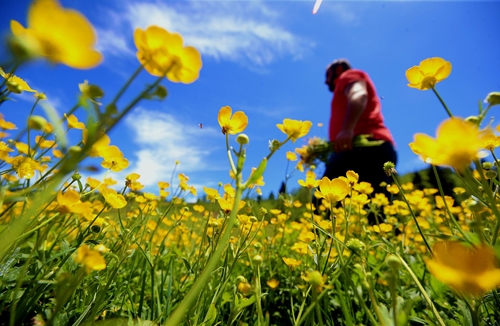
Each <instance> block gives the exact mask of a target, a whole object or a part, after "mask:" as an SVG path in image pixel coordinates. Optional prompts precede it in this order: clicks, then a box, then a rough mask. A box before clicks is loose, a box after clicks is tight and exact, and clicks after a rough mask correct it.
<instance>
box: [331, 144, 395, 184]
mask: <svg viewBox="0 0 500 326" xmlns="http://www.w3.org/2000/svg"><path fill="white" fill-rule="evenodd" d="M397 159H398V157H397V153H396V150H395V149H394V146H393V145H392V144H391V143H390V142H384V143H383V144H382V145H379V146H372V147H354V148H353V150H352V151H344V152H340V153H333V154H331V156H330V158H329V160H328V163H327V164H326V170H325V174H324V176H326V177H328V178H329V179H334V178H338V177H340V176H344V177H345V175H346V172H347V171H349V170H353V171H354V172H356V173H357V174H358V175H359V181H365V182H369V183H370V184H371V185H372V187H373V188H374V192H373V194H376V193H384V194H387V192H386V190H385V187H381V186H380V183H382V182H386V183H387V184H390V183H392V177H388V176H387V175H386V174H385V172H384V163H386V162H388V161H391V162H393V163H394V164H396V163H397Z"/></svg>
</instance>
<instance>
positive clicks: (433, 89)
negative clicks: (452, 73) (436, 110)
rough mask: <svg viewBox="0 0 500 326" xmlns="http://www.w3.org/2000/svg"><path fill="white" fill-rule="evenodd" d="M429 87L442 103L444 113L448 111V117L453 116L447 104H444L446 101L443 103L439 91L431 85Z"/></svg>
mask: <svg viewBox="0 0 500 326" xmlns="http://www.w3.org/2000/svg"><path fill="white" fill-rule="evenodd" d="M431 89H432V91H433V92H434V94H436V96H437V98H438V99H439V102H441V104H442V105H443V107H444V109H445V110H446V113H448V115H449V116H450V118H453V114H451V112H450V109H448V106H447V105H446V103H444V101H443V99H442V98H441V96H440V95H439V93H438V92H437V91H436V89H435V88H434V87H432V88H431Z"/></svg>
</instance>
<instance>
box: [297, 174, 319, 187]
mask: <svg viewBox="0 0 500 326" xmlns="http://www.w3.org/2000/svg"><path fill="white" fill-rule="evenodd" d="M297 182H298V183H299V185H301V186H302V187H306V188H308V189H313V188H316V187H317V186H318V185H319V180H316V174H315V173H314V172H313V171H311V170H309V171H307V172H306V179H305V180H298V181H297Z"/></svg>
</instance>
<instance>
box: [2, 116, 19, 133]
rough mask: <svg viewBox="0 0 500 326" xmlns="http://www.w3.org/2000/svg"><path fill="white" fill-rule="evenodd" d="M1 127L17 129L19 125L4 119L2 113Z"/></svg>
mask: <svg viewBox="0 0 500 326" xmlns="http://www.w3.org/2000/svg"><path fill="white" fill-rule="evenodd" d="M0 129H3V130H14V129H17V126H16V125H15V124H13V123H12V122H9V121H5V120H4V119H3V115H2V114H1V113H0Z"/></svg>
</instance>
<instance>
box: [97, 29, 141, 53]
mask: <svg viewBox="0 0 500 326" xmlns="http://www.w3.org/2000/svg"><path fill="white" fill-rule="evenodd" d="M121 34H122V33H119V32H118V33H117V32H116V31H115V30H111V29H108V30H106V29H98V30H97V35H98V39H97V47H96V48H97V50H99V51H100V52H106V53H107V54H109V55H112V56H120V55H127V56H133V55H135V52H134V51H133V50H132V48H130V47H129V46H128V45H127V40H126V39H125V38H124V37H123V36H121Z"/></svg>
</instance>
